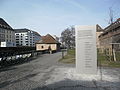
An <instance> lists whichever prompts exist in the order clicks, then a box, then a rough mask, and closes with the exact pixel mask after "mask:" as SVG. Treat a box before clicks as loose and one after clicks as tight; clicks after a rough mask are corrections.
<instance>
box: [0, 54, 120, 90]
mask: <svg viewBox="0 0 120 90" xmlns="http://www.w3.org/2000/svg"><path fill="white" fill-rule="evenodd" d="M60 58H61V52H58V53H54V54H44V55H40V56H39V57H38V58H37V59H34V60H32V61H30V62H27V63H24V64H21V65H16V66H12V67H9V68H6V69H4V70H2V71H0V90H120V87H119V86H120V83H119V82H115V84H113V86H112V84H111V83H110V84H111V85H110V84H108V83H106V81H105V82H102V83H101V82H100V83H99V81H98V82H97V81H94V80H92V81H89V80H88V81H84V80H82V81H81V80H79V79H76V74H74V72H73V71H72V70H74V66H75V65H73V64H62V63H59V62H58V60H59V59H60ZM110 71H111V70H110ZM110 71H109V72H110ZM114 71H115V72H114V74H117V75H119V74H120V73H117V72H120V70H119V69H116V70H114ZM115 77H116V76H115ZM101 84H102V86H101ZM104 85H107V86H104ZM110 86H111V87H110ZM117 86H118V87H117ZM116 87H117V88H116Z"/></svg>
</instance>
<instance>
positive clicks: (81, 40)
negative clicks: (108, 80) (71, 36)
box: [75, 25, 97, 74]
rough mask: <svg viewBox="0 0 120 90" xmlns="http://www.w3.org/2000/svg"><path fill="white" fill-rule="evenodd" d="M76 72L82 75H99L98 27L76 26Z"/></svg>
mask: <svg viewBox="0 0 120 90" xmlns="http://www.w3.org/2000/svg"><path fill="white" fill-rule="evenodd" d="M75 33H76V71H77V72H78V73H80V74H96V73H97V49H96V25H94V26H77V25H76V26H75Z"/></svg>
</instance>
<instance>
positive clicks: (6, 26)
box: [0, 18, 13, 30]
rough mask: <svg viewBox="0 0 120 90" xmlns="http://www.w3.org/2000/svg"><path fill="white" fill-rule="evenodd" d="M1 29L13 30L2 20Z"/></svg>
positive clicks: (0, 21) (0, 19)
mask: <svg viewBox="0 0 120 90" xmlns="http://www.w3.org/2000/svg"><path fill="white" fill-rule="evenodd" d="M0 27H1V28H5V29H11V30H13V29H12V27H11V26H10V25H8V24H7V23H6V22H5V21H4V20H3V19H2V18H0Z"/></svg>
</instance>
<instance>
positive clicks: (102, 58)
mask: <svg viewBox="0 0 120 90" xmlns="http://www.w3.org/2000/svg"><path fill="white" fill-rule="evenodd" d="M110 58H111V57H108V56H106V55H105V54H103V53H99V52H97V60H98V66H105V67H120V52H119V53H118V52H117V53H116V58H117V61H116V62H115V61H110V60H109V59H110ZM59 62H62V63H73V64H75V49H70V50H68V51H67V55H65V56H64V58H62V59H60V60H59Z"/></svg>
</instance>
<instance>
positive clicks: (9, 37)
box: [0, 18, 16, 47]
mask: <svg viewBox="0 0 120 90" xmlns="http://www.w3.org/2000/svg"><path fill="white" fill-rule="evenodd" d="M13 46H16V45H15V31H14V30H13V29H12V27H11V26H10V25H9V24H8V23H7V22H5V20H4V19H2V18H0V47H13Z"/></svg>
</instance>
